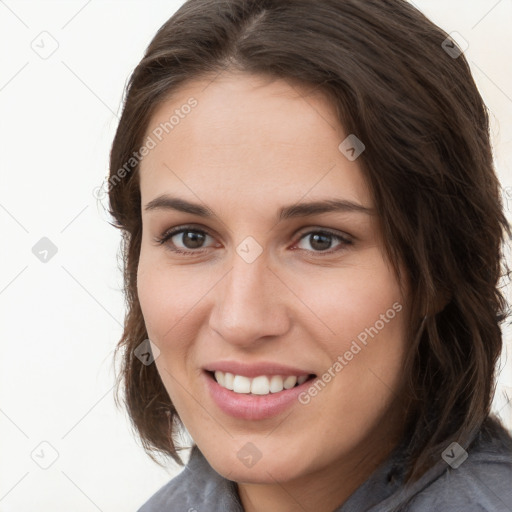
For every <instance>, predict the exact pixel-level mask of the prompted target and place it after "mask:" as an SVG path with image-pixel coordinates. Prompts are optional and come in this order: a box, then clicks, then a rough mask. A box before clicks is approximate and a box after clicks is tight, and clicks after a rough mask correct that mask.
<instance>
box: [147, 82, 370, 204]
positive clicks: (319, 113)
mask: <svg viewBox="0 0 512 512" xmlns="http://www.w3.org/2000/svg"><path fill="white" fill-rule="evenodd" d="M308 89H309V88H308V87H307V86H304V85H301V84H298V83H293V82H289V81H285V80H282V79H270V78H268V77H262V76H259V75H247V74H224V75H220V76H217V77H211V78H205V79H201V80H196V81H191V82H188V83H185V84H184V85H182V86H181V87H180V88H179V89H177V90H176V91H174V92H173V94H172V96H171V97H170V98H168V99H167V100H166V101H164V102H163V103H162V104H160V105H159V106H158V108H157V109H156V111H155V113H154V114H153V116H152V118H151V120H150V122H149V124H148V128H147V131H146V137H151V138H152V139H153V140H154V142H155V147H154V148H153V149H152V150H151V151H150V152H149V154H148V155H147V156H145V157H144V159H143V160H142V163H141V192H142V194H143V195H151V194H153V195H154V194H156V193H158V192H162V191H163V190H162V188H165V187H166V186H168V185H170V183H171V182H173V181H176V178H177V177H181V178H183V179H184V180H186V182H187V183H188V184H189V185H190V187H192V189H193V190H203V189H204V188H205V187H207V188H209V189H210V190H211V189H212V187H214V188H215V187H217V186H219V185H220V184H221V185H222V192H223V193H224V195H225V194H228V193H229V191H230V190H233V191H234V190H236V191H237V192H238V194H242V195H243V194H244V191H245V192H246V193H250V194H251V197H253V198H256V197H259V198H264V197H267V198H268V197H269V196H270V197H275V196H277V195H283V194H284V196H283V200H284V197H286V201H287V202H289V201H290V200H293V199H294V198H295V200H296V201H298V200H299V199H300V198H301V197H302V196H304V194H306V193H308V194H310V195H313V196H314V195H315V194H317V195H325V193H326V192H328V193H329V194H332V193H333V192H336V191H339V192H340V193H341V194H343V197H345V198H348V199H353V200H357V201H359V202H364V203H366V204H368V203H369V202H370V197H369V194H368V190H367V187H366V184H365V182H364V179H363V176H362V173H361V170H360V168H359V165H358V163H357V161H349V160H348V159H347V158H346V157H345V156H344V154H342V152H341V151H340V149H339V148H338V146H339V145H340V143H341V142H342V141H343V140H344V139H345V138H346V137H347V135H348V134H347V133H345V131H344V128H343V127H342V126H341V123H340V122H339V120H338V119H337V117H336V113H335V112H336V110H335V108H334V106H333V105H332V104H331V103H330V102H329V101H328V99H327V97H326V96H325V95H324V94H322V93H320V92H319V91H315V92H313V93H310V92H309V90H308ZM191 105H193V106H191ZM171 171H172V172H171ZM219 192H220V190H219Z"/></svg>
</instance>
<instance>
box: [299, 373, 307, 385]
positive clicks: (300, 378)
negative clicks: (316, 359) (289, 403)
mask: <svg viewBox="0 0 512 512" xmlns="http://www.w3.org/2000/svg"><path fill="white" fill-rule="evenodd" d="M307 380H308V376H307V375H301V376H300V377H299V378H298V379H297V382H298V383H299V386H300V385H301V384H304V382H306V381H307Z"/></svg>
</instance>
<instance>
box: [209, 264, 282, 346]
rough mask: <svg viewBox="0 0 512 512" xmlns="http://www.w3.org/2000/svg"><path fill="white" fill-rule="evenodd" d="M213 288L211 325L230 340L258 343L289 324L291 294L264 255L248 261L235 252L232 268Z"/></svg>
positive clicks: (276, 334) (238, 344) (240, 343)
mask: <svg viewBox="0 0 512 512" xmlns="http://www.w3.org/2000/svg"><path fill="white" fill-rule="evenodd" d="M214 291H215V294H214V297H213V300H214V306H213V308H212V311H211V313H210V321H209V325H210V328H211V329H213V330H214V331H215V332H216V333H217V334H218V335H219V336H220V337H221V338H222V339H223V340H225V341H226V342H228V343H230V344H233V345H237V346H239V347H245V348H248V347H257V346H260V344H261V343H262V342H264V341H265V340H267V341H268V340H269V339H270V338H275V337H278V336H283V335H284V334H286V332H287V331H288V329H289V328H290V317H289V310H288V308H287V304H286V303H285V301H286V297H288V295H287V294H286V291H285V290H284V287H283V284H282V282H281V281H280V280H279V279H278V278H277V277H276V276H275V274H274V271H273V270H271V269H270V268H269V267H268V266H267V262H266V260H265V259H264V258H263V257H261V256H260V257H259V258H258V259H257V260H256V261H253V262H252V263H247V262H246V261H244V260H243V259H242V258H240V257H239V256H238V255H237V254H235V256H234V260H233V265H232V268H231V270H230V271H229V272H228V274H227V276H226V277H225V278H224V279H222V281H221V282H219V284H218V285H217V286H216V287H215V288H214Z"/></svg>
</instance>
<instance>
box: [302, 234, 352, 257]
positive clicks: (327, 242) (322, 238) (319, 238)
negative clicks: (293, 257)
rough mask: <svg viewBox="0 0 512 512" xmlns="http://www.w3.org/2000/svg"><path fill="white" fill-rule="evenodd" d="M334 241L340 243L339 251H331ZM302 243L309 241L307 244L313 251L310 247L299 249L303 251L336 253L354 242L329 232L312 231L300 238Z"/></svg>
mask: <svg viewBox="0 0 512 512" xmlns="http://www.w3.org/2000/svg"><path fill="white" fill-rule="evenodd" d="M333 240H337V241H338V244H337V245H338V247H339V249H334V250H330V249H331V248H332V245H333ZM302 241H307V244H304V245H309V246H310V247H311V249H309V248H308V247H299V248H301V249H304V250H307V251H310V252H311V251H312V252H319V253H321V252H327V251H329V252H336V251H337V250H340V249H343V248H344V247H345V246H347V245H350V244H351V243H352V242H351V241H350V240H348V239H347V238H344V237H342V236H341V235H338V234H334V233H331V232H329V231H310V232H308V233H305V234H304V235H303V236H301V238H300V242H299V244H300V243H302Z"/></svg>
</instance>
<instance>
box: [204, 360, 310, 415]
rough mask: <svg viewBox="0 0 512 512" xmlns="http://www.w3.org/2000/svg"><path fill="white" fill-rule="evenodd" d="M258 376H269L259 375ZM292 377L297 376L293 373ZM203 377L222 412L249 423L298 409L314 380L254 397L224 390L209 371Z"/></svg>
mask: <svg viewBox="0 0 512 512" xmlns="http://www.w3.org/2000/svg"><path fill="white" fill-rule="evenodd" d="M218 369H220V368H218ZM221 371H222V370H221ZM305 373H307V372H303V373H301V374H299V375H304V374H305ZM237 375H240V374H237ZM258 375H268V374H265V373H259V374H258ZM278 375H279V374H278ZM291 375H296V374H295V373H292V374H291ZM202 376H203V378H204V380H205V385H206V387H207V389H208V392H209V395H210V397H211V398H212V400H213V401H214V403H215V404H216V405H217V407H219V409H220V410H221V411H222V412H224V413H225V414H228V415H229V416H233V417H235V418H239V419H242V420H249V421H254V420H264V419H267V418H272V417H274V416H277V415H279V414H281V413H282V412H284V411H285V410H286V409H288V408H290V407H292V406H293V404H295V406H296V407H297V406H298V405H300V402H299V399H298V397H299V395H300V394H301V393H302V392H303V391H305V390H306V389H307V388H308V387H309V386H310V385H311V382H312V381H313V380H314V379H308V380H306V381H305V382H303V383H302V384H300V385H299V386H295V387H293V388H291V389H283V391H279V392H278V393H269V394H268V395H252V394H249V393H235V392H234V391H230V390H229V389H226V388H223V387H222V386H220V385H219V384H218V383H217V381H216V380H215V379H214V378H213V377H212V376H211V374H209V373H208V372H207V371H204V372H203V373H202ZM256 376H257V375H256Z"/></svg>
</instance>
